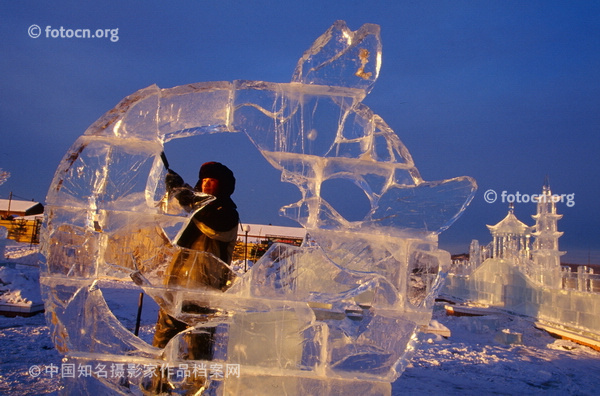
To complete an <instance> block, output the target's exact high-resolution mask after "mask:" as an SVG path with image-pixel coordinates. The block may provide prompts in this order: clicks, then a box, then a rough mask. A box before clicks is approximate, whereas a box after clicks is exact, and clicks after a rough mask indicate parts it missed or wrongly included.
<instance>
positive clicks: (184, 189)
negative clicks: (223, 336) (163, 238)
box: [152, 162, 239, 359]
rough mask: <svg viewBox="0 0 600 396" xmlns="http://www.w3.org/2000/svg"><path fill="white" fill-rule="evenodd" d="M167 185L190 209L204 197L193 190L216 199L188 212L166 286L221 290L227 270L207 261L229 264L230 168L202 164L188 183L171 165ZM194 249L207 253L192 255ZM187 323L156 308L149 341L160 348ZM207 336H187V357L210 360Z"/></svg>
mask: <svg viewBox="0 0 600 396" xmlns="http://www.w3.org/2000/svg"><path fill="white" fill-rule="evenodd" d="M165 183H166V187H167V191H168V192H169V194H170V195H171V196H172V197H174V198H175V199H176V200H177V201H178V202H179V204H180V205H181V206H182V207H183V208H185V209H186V210H187V211H189V212H193V211H194V210H196V209H197V207H198V206H199V205H201V204H202V203H203V202H204V200H205V199H206V195H199V194H195V193H196V192H201V193H204V194H209V195H210V196H211V198H212V197H215V199H214V201H212V202H210V203H208V204H207V205H206V206H204V207H202V208H201V209H200V210H198V211H197V212H196V213H195V214H194V215H193V216H192V218H191V219H190V221H189V222H188V224H187V225H186V227H185V228H184V230H183V232H182V233H181V234H180V236H179V238H178V239H177V241H176V244H177V245H178V246H180V247H182V248H183V249H181V251H180V252H179V253H178V254H177V255H176V256H175V257H174V259H173V260H172V261H171V263H170V265H169V267H168V268H167V271H166V274H165V285H166V286H171V287H178V286H179V287H188V288H189V287H190V285H197V286H198V287H209V288H214V289H220V290H225V289H226V288H227V283H228V278H229V277H228V272H229V269H228V268H227V267H226V266H224V265H222V264H220V263H218V262H216V260H214V259H212V260H211V255H212V256H214V257H216V258H218V259H220V260H221V261H223V262H225V263H227V264H230V263H231V259H232V256H233V249H234V247H235V243H236V240H237V230H238V223H239V214H238V212H237V206H236V205H235V203H234V202H233V200H232V199H231V194H233V192H234V190H235V177H234V175H233V172H232V171H231V170H230V169H229V168H227V167H226V166H225V165H223V164H221V163H219V162H206V163H204V164H203V165H202V166H201V167H200V172H199V175H198V183H196V186H195V187H193V188H192V187H191V186H190V185H189V184H186V183H185V182H184V181H183V179H182V178H181V176H179V175H178V174H177V173H175V172H173V171H172V170H170V169H169V170H168V173H167V175H166V177H165ZM197 251H201V252H206V253H209V255H203V256H200V255H198V254H194V253H195V252H197ZM199 261H200V262H199ZM191 280H192V282H191ZM194 312H196V313H198V314H206V315H210V314H211V313H212V312H214V311H213V310H212V309H210V308H209V307H204V306H201V304H200V305H199V306H195V307H194ZM189 327H190V325H188V324H187V323H184V322H182V321H180V320H177V319H176V318H174V317H172V316H171V315H169V314H168V313H166V312H165V311H164V310H163V309H160V311H159V314H158V320H157V323H156V331H155V334H154V340H153V342H152V345H153V346H155V347H159V348H164V347H165V346H166V345H167V343H168V342H169V340H170V339H171V338H173V337H174V336H175V335H177V334H178V333H180V332H182V331H184V330H186V329H187V328H189ZM210 338H211V334H210V331H209V334H200V335H199V334H196V335H194V337H192V339H190V340H188V342H189V345H188V349H189V351H190V356H188V358H190V359H206V358H210V350H209V349H210Z"/></svg>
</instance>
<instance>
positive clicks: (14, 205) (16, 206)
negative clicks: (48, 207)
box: [0, 199, 44, 219]
mask: <svg viewBox="0 0 600 396" xmlns="http://www.w3.org/2000/svg"><path fill="white" fill-rule="evenodd" d="M42 213H44V205H42V204H41V203H39V202H33V201H20V200H16V199H0V217H1V218H3V219H6V218H8V217H9V216H13V217H23V216H33V215H38V214H42Z"/></svg>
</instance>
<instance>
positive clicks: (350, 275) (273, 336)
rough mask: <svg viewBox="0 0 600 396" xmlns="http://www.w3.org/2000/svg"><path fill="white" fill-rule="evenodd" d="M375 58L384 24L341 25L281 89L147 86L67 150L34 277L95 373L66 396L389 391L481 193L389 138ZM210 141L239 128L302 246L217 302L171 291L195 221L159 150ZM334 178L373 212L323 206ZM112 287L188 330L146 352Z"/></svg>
mask: <svg viewBox="0 0 600 396" xmlns="http://www.w3.org/2000/svg"><path fill="white" fill-rule="evenodd" d="M380 62H381V44H380V40H379V27H378V26H376V25H364V26H363V27H361V28H360V29H359V30H357V31H354V32H353V31H350V30H349V29H348V28H347V27H346V25H345V24H344V23H343V22H336V23H335V24H334V25H333V26H332V27H331V28H330V29H329V30H328V31H327V32H325V33H324V34H323V36H321V37H320V38H318V39H317V40H316V41H315V43H314V45H313V46H312V47H311V48H310V49H309V50H307V51H306V52H305V53H304V55H303V56H302V57H301V58H300V61H299V62H298V66H297V68H296V70H295V72H294V75H293V79H292V82H291V83H288V84H276V83H268V82H262V81H234V82H210V83H198V84H190V85H186V86H180V87H175V88H170V89H160V88H158V87H157V86H150V87H148V88H145V89H142V90H140V91H138V92H136V93H134V94H133V95H131V96H129V97H127V98H125V99H124V100H123V101H122V102H121V103H119V104H118V105H117V106H116V107H115V108H114V109H112V110H110V111H109V112H107V113H106V114H105V115H104V116H102V117H101V118H100V119H99V120H98V121H97V122H95V123H94V124H93V125H92V126H90V127H89V128H88V130H87V131H86V132H85V133H84V134H83V135H82V136H81V137H80V138H79V139H77V141H76V142H75V143H74V144H73V146H72V147H71V148H70V149H69V151H68V152H67V154H66V155H65V157H64V159H63V160H62V162H61V163H60V165H59V167H58V169H57V171H56V174H55V176H54V180H53V182H52V185H51V187H50V190H49V191H48V196H47V200H46V205H47V206H46V208H47V212H46V221H45V224H44V230H43V255H44V257H45V262H44V263H43V271H42V278H41V283H42V289H43V292H44V295H45V301H46V315H47V319H48V322H49V324H50V326H51V328H52V335H53V339H54V342H55V345H56V347H57V349H58V350H59V351H60V352H61V353H63V354H64V355H65V360H64V362H65V363H64V364H69V365H73V367H82V366H83V367H86V368H87V367H89V368H90V370H88V371H87V372H88V373H89V374H90V375H84V376H74V377H71V376H66V377H64V376H63V377H64V378H63V381H64V383H65V389H66V392H67V393H73V392H83V393H90V394H91V393H92V392H95V391H98V392H100V393H102V392H107V391H110V392H115V393H128V392H133V393H139V392H141V391H142V390H143V389H144V388H145V387H146V384H147V382H148V380H149V379H151V378H152V377H153V376H156V375H157V373H160V375H162V376H163V377H166V378H167V379H168V383H169V386H171V387H172V388H173V392H176V393H181V394H186V393H188V392H196V391H199V390H203V391H204V392H205V393H207V394H243V392H244V391H246V390H252V392H253V393H254V394H298V395H300V394H328V393H330V392H331V391H332V390H333V389H335V390H336V392H337V393H344V392H345V391H348V393H351V394H357V392H361V393H365V394H367V393H368V394H382V393H383V394H385V393H389V392H390V383H391V382H392V381H394V380H395V379H396V378H397V377H398V376H399V375H400V374H401V372H402V369H403V367H404V364H405V363H406V361H407V359H408V358H409V356H410V352H411V350H412V349H413V347H414V340H415V334H416V332H417V331H418V329H419V327H420V326H423V325H426V324H427V323H428V321H429V319H430V316H431V309H432V303H433V299H434V297H435V293H436V289H437V287H438V286H439V285H440V281H441V274H442V273H443V267H444V266H445V265H446V264H448V262H449V255H448V253H447V252H445V251H442V250H439V249H438V248H437V235H438V234H439V233H440V232H441V231H443V230H444V229H446V228H447V227H449V226H450V224H451V223H452V222H453V221H454V220H455V219H456V218H457V217H458V216H459V215H460V214H461V213H462V212H463V211H464V209H465V208H466V206H467V205H468V203H469V202H470V200H471V199H472V197H473V194H474V191H475V188H476V186H475V182H474V181H473V180H472V179H470V178H468V177H460V178H455V179H451V180H444V181H438V182H425V181H424V180H422V178H421V177H420V175H419V173H418V171H417V169H416V167H415V166H414V163H413V161H412V158H411V157H410V154H409V153H408V150H407V149H406V147H404V145H403V144H402V143H401V141H400V140H399V138H398V137H397V135H396V134H395V133H394V132H393V131H392V130H391V129H390V128H389V127H388V126H387V125H386V124H385V122H384V121H383V120H382V119H381V118H380V117H378V116H377V115H375V114H373V112H372V111H371V110H370V109H369V108H368V107H366V106H365V105H363V104H362V103H361V101H362V99H363V98H364V97H365V96H366V95H367V94H368V92H369V91H370V90H371V88H372V86H373V84H374V82H375V81H376V79H377V76H378V74H379V68H380ZM219 132H236V133H243V134H245V135H246V136H247V137H248V138H249V139H250V140H251V141H252V143H253V144H254V145H255V146H256V147H257V149H258V150H259V151H260V152H261V153H262V154H263V156H264V157H265V158H266V159H267V160H268V161H269V163H270V164H272V165H273V166H274V167H275V168H277V169H279V170H280V171H281V173H282V180H284V181H287V182H290V183H294V184H295V185H296V186H298V188H299V190H300V192H301V195H302V198H301V200H300V201H299V202H296V203H291V204H290V205H287V206H286V207H284V208H282V214H283V215H285V216H288V217H290V218H292V219H294V220H296V221H298V223H299V224H301V225H302V226H304V227H305V228H306V230H307V233H308V234H309V235H310V238H309V239H307V241H306V243H305V244H304V245H303V246H301V247H293V246H288V245H274V246H273V247H272V248H271V249H270V250H269V251H268V252H267V253H266V254H265V256H263V258H262V259H261V260H260V261H259V262H258V263H257V264H256V265H254V266H253V267H252V269H251V270H250V271H248V272H246V273H244V274H238V275H234V274H233V273H232V275H231V279H230V280H231V282H230V284H228V287H227V288H223V289H224V290H223V289H218V288H211V287H208V286H206V285H202V284H201V285H191V284H188V285H187V287H178V288H166V287H165V286H164V282H163V276H164V271H165V268H166V266H167V265H168V263H169V262H170V260H171V259H172V258H173V256H174V255H175V254H176V253H177V252H178V251H179V250H181V248H180V247H178V246H177V245H175V244H174V243H173V240H174V237H175V235H176V234H177V232H178V231H179V229H180V228H181V227H182V225H184V224H185V223H186V222H187V221H188V215H187V214H186V213H184V212H179V211H177V210H174V209H173V206H172V205H171V203H170V202H169V200H168V197H167V198H165V197H166V194H165V193H166V191H165V186H164V182H163V180H164V176H165V166H164V163H163V160H162V159H161V153H162V152H163V146H164V144H165V143H166V142H168V141H170V140H172V139H179V138H186V137H189V136H193V135H203V134H213V133H219ZM332 179H345V180H349V181H351V182H353V183H355V184H356V185H357V186H358V187H359V188H360V189H361V190H362V191H363V192H364V194H365V195H366V197H367V198H368V200H369V204H370V208H371V210H370V211H369V212H368V213H367V214H366V215H365V217H364V218H363V219H361V220H359V221H349V220H347V219H345V218H344V217H343V216H341V215H340V214H339V212H338V211H337V210H336V208H335V207H334V206H333V205H331V204H330V203H328V202H327V201H326V200H325V199H323V197H321V195H320V191H321V185H322V184H323V183H324V182H325V181H327V180H332ZM200 256H201V255H199V258H198V265H203V264H202V263H203V259H202V258H201V257H200ZM213 264H214V265H217V266H226V264H224V263H216V264H215V263H213ZM209 275H210V274H209ZM133 280H135V281H136V282H135V283H134V282H133ZM107 282H110V285H111V286H110V287H112V288H114V287H123V288H135V287H139V288H141V290H143V291H144V292H145V293H146V294H147V295H149V296H151V297H152V298H153V299H154V300H155V301H156V302H157V303H158V304H159V305H160V306H161V307H162V308H163V309H165V310H167V311H168V312H169V313H170V314H171V315H173V316H175V317H177V318H178V319H180V320H183V321H185V322H186V323H188V324H190V329H189V330H188V331H185V332H183V333H181V334H179V335H177V336H175V337H174V338H173V339H172V340H171V341H170V342H169V344H168V345H167V347H166V348H165V349H164V350H163V349H158V348H154V347H152V346H151V345H149V344H148V343H146V342H145V341H143V340H141V339H140V338H138V337H136V336H135V335H134V334H133V333H132V332H131V331H130V330H128V329H126V328H125V327H124V326H123V325H122V324H121V323H120V322H119V321H118V320H117V319H116V318H115V316H114V315H113V313H112V312H111V310H110V308H109V306H108V305H107V303H106V300H105V298H104V295H103V290H104V289H105V285H106V284H107ZM199 305H201V306H210V307H211V313H210V314H209V315H207V314H206V312H202V310H198V309H196V308H197V307H198V306H199ZM195 307H196V308H195ZM194 333H200V334H205V335H206V334H208V335H209V338H210V340H209V344H208V345H209V346H210V349H211V351H210V354H209V356H210V357H209V358H207V359H190V354H189V353H188V351H187V350H186V345H188V344H186V337H189V336H190V334H194ZM102 368H104V371H102ZM111 370H112V371H111ZM115 373H117V374H119V375H115ZM103 374H105V375H103Z"/></svg>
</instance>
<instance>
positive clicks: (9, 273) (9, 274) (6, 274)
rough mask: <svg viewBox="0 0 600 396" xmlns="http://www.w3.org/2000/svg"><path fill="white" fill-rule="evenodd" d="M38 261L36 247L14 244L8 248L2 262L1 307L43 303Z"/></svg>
mask: <svg viewBox="0 0 600 396" xmlns="http://www.w3.org/2000/svg"><path fill="white" fill-rule="evenodd" d="M10 242H12V241H9V243H10ZM38 259H39V247H38V246H36V245H33V246H32V245H29V244H22V243H17V242H14V243H12V244H10V245H8V246H6V249H5V252H4V257H3V258H2V260H1V262H0V305H5V304H19V305H31V304H40V303H42V296H41V293H40V271H39V268H38V267H37V263H38Z"/></svg>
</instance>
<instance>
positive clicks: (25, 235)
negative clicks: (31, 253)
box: [0, 219, 42, 243]
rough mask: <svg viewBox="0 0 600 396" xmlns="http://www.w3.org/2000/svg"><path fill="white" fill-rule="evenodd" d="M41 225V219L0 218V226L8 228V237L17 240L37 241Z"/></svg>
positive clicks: (38, 240)
mask: <svg viewBox="0 0 600 396" xmlns="http://www.w3.org/2000/svg"><path fill="white" fill-rule="evenodd" d="M41 226H42V219H35V220H26V219H12V220H0V227H5V228H6V229H7V230H8V239H13V240H15V241H17V242H27V243H39V242H40V228H41Z"/></svg>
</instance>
